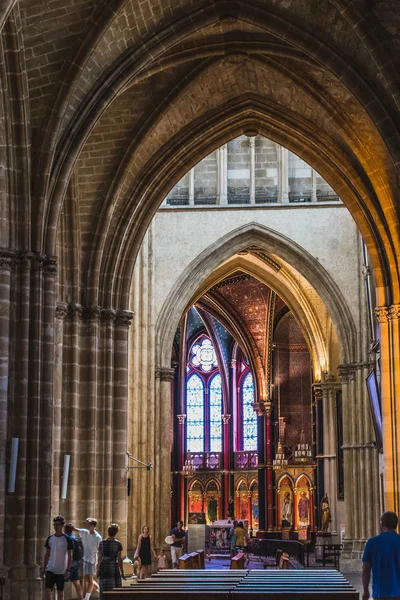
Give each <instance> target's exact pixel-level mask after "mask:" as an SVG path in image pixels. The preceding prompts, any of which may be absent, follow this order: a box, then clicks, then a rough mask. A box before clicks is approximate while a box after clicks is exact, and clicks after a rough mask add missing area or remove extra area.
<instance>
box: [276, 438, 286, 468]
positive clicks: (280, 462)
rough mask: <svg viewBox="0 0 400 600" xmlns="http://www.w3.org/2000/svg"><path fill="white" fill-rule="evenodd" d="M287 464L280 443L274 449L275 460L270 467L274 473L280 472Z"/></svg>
mask: <svg viewBox="0 0 400 600" xmlns="http://www.w3.org/2000/svg"><path fill="white" fill-rule="evenodd" d="M287 464H288V459H287V458H286V457H285V452H284V450H283V446H282V444H281V442H280V441H279V442H278V447H277V449H276V454H275V458H274V460H273V461H272V467H273V469H275V471H281V470H282V469H285V468H286V467H287Z"/></svg>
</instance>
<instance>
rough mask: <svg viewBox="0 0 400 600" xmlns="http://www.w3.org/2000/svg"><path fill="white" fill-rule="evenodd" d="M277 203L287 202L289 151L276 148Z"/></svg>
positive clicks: (280, 147) (279, 147)
mask: <svg viewBox="0 0 400 600" xmlns="http://www.w3.org/2000/svg"><path fill="white" fill-rule="evenodd" d="M278 202H280V203H287V202H289V151H288V150H287V148H284V147H283V146H278Z"/></svg>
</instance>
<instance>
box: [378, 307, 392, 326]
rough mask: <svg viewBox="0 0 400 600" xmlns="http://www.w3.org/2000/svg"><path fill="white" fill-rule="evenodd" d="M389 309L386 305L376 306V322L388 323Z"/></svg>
mask: <svg viewBox="0 0 400 600" xmlns="http://www.w3.org/2000/svg"><path fill="white" fill-rule="evenodd" d="M389 311H390V309H389V308H388V307H387V306H378V307H377V308H375V317H376V320H377V322H378V323H388V321H389V318H390V312H389Z"/></svg>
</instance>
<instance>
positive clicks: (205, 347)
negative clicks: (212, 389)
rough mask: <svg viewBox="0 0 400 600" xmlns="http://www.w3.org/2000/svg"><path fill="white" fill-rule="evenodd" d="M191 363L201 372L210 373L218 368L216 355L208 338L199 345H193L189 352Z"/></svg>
mask: <svg viewBox="0 0 400 600" xmlns="http://www.w3.org/2000/svg"><path fill="white" fill-rule="evenodd" d="M191 354H192V356H191V362H192V365H193V366H194V367H196V368H197V369H201V370H202V371H206V372H207V371H212V370H213V369H215V367H217V366H218V361H217V355H216V354H215V350H214V346H213V345H212V342H211V340H210V339H209V338H204V339H203V340H202V342H201V344H194V345H193V346H192V350H191Z"/></svg>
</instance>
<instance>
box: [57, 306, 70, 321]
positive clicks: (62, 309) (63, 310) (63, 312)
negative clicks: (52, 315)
mask: <svg viewBox="0 0 400 600" xmlns="http://www.w3.org/2000/svg"><path fill="white" fill-rule="evenodd" d="M67 314H68V304H67V303H66V302H58V303H57V306H56V319H60V320H62V319H65V317H66V316H67Z"/></svg>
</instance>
